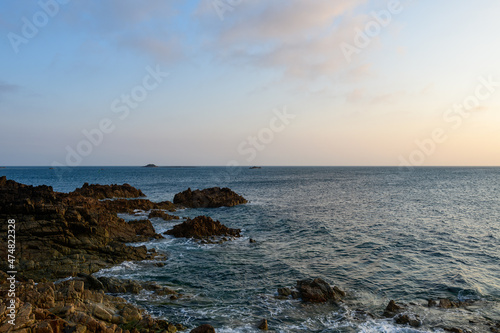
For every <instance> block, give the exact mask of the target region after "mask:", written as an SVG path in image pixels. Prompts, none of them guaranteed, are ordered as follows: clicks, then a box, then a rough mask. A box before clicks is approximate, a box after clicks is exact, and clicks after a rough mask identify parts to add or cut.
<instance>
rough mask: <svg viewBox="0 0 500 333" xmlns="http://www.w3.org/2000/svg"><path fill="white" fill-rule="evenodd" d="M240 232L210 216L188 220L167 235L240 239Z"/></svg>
mask: <svg viewBox="0 0 500 333" xmlns="http://www.w3.org/2000/svg"><path fill="white" fill-rule="evenodd" d="M240 231H241V230H240V229H231V228H228V227H226V226H225V225H223V224H221V223H220V222H219V221H214V220H212V219H211V218H210V217H208V216H198V217H195V218H194V219H192V220H191V219H188V220H187V221H186V222H183V223H181V224H177V225H176V226H174V228H173V229H171V230H168V231H167V232H165V234H167V235H172V236H174V237H185V238H195V239H207V238H210V237H216V236H229V237H240Z"/></svg>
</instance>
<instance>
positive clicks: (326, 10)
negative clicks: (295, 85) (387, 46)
mask: <svg viewBox="0 0 500 333" xmlns="http://www.w3.org/2000/svg"><path fill="white" fill-rule="evenodd" d="M366 2H367V1H366V0H352V1H340V0H337V1H335V0H315V1H307V2H306V1H302V0H280V1H246V2H243V3H242V4H241V5H239V6H238V7H236V8H234V10H233V11H231V12H226V13H225V17H224V21H220V20H219V19H218V17H217V15H216V14H215V10H213V11H212V13H210V11H209V10H208V8H207V7H206V4H202V5H200V8H199V9H198V11H197V13H198V17H199V18H200V22H201V25H202V26H203V27H204V29H203V30H204V31H205V33H208V34H211V36H210V38H208V40H210V42H209V43H208V44H207V48H208V49H209V51H210V52H213V53H214V54H215V55H216V59H217V60H218V61H224V62H229V63H235V64H240V65H241V64H244V65H250V66H255V67H259V68H269V69H275V70H279V71H281V72H282V73H283V75H284V77H286V78H298V79H306V80H315V79H318V78H320V77H324V76H335V75H338V74H339V73H341V72H343V71H345V70H346V69H349V68H350V67H351V66H350V65H349V64H348V63H347V61H346V59H345V58H344V54H343V53H342V51H341V49H340V45H341V44H342V43H343V42H352V39H353V36H354V34H355V29H356V28H357V27H362V26H363V24H364V23H365V21H366V19H367V17H366V15H363V14H357V13H356V10H357V9H359V7H360V6H363V5H365V4H366ZM357 65H359V63H356V64H354V66H357Z"/></svg>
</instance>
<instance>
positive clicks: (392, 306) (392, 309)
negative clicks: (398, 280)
mask: <svg viewBox="0 0 500 333" xmlns="http://www.w3.org/2000/svg"><path fill="white" fill-rule="evenodd" d="M404 309H405V307H404V306H403V305H400V304H397V303H396V302H395V301H394V300H391V301H390V302H389V304H387V307H386V308H385V310H384V314H383V316H384V317H386V318H391V317H394V316H395V315H397V314H398V313H400V312H402V311H403V310H404Z"/></svg>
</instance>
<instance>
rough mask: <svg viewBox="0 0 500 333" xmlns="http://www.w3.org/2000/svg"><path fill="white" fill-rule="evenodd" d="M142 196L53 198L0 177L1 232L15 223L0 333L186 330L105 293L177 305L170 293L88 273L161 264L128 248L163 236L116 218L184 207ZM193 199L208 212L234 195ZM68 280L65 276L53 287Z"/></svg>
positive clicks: (112, 193) (102, 190)
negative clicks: (154, 297) (11, 295)
mask: <svg viewBox="0 0 500 333" xmlns="http://www.w3.org/2000/svg"><path fill="white" fill-rule="evenodd" d="M221 193H222V195H221ZM144 196H145V195H144V194H143V193H142V191H140V190H138V189H136V188H134V187H132V186H130V185H128V184H124V185H89V184H87V183H85V184H84V185H83V186H82V187H81V188H78V189H76V190H75V191H73V192H70V193H60V192H55V191H54V190H53V189H52V187H50V186H44V185H42V186H28V185H24V184H20V183H17V182H15V181H12V180H7V179H6V177H0V202H1V203H2V204H1V206H0V232H1V233H2V235H6V234H7V226H8V223H7V221H8V220H10V219H14V220H16V229H17V233H16V247H17V248H16V253H17V258H18V262H17V263H16V268H17V270H18V274H17V276H16V280H17V282H16V283H15V286H16V287H15V289H16V291H17V294H16V295H17V298H16V307H15V310H14V313H12V312H11V311H10V309H8V306H9V304H8V303H7V299H8V298H7V292H8V290H9V286H10V282H9V281H8V280H7V278H8V276H7V275H6V274H5V273H4V272H6V271H8V263H7V260H6V258H7V247H2V248H1V249H0V256H1V260H0V268H1V270H2V273H1V274H2V276H1V285H0V298H1V299H0V323H1V324H0V332H23V333H29V332H177V331H178V330H183V329H185V328H184V327H183V326H182V325H180V324H173V323H169V322H167V321H165V320H160V319H154V318H152V317H151V316H149V315H147V314H146V313H145V312H144V310H142V309H140V308H138V307H136V306H134V305H132V304H129V303H127V302H126V301H125V300H124V299H122V298H120V297H116V296H111V295H107V294H106V293H138V292H139V291H140V290H143V289H144V290H148V291H152V292H154V293H156V294H159V295H170V298H171V299H177V298H178V297H180V296H181V295H179V294H177V293H176V292H175V291H173V290H171V289H169V288H165V287H162V286H160V285H158V284H156V283H154V282H151V283H142V284H141V283H139V282H137V281H131V280H126V281H124V280H119V279H112V278H94V277H93V276H92V275H91V274H92V273H95V272H97V271H99V270H101V269H103V268H108V267H112V266H115V265H117V264H120V263H122V262H124V261H144V260H148V261H149V262H150V264H151V265H163V263H162V261H164V260H165V259H166V255H165V254H163V253H157V252H156V251H155V250H154V249H147V248H146V247H145V246H138V247H134V246H130V245H127V244H128V243H136V242H144V241H148V240H150V239H161V238H164V237H163V236H162V235H161V234H158V233H156V232H155V230H154V228H153V225H152V224H151V221H149V220H147V219H146V220H134V221H130V222H126V221H125V220H123V219H121V218H119V217H118V216H117V213H134V212H135V211H136V210H141V211H150V213H149V217H150V218H152V217H160V218H162V219H165V220H170V219H178V217H177V216H174V215H170V214H168V213H166V211H168V212H173V211H175V210H177V209H178V208H183V207H184V206H183V205H181V204H173V203H172V202H170V201H164V202H158V203H157V202H152V201H150V200H148V199H144V198H143V197H144ZM235 198H236V199H235ZM197 199H199V200H202V201H206V202H212V203H213V204H212V205H215V206H217V205H218V206H221V205H227V206H232V205H234V204H235V202H236V201H235V200H240V201H241V197H240V196H239V195H237V194H236V193H234V192H232V191H230V190H229V191H228V189H222V190H221V189H219V188H214V189H209V191H208V192H207V193H202V194H201V195H199V194H198V195H197ZM224 200H226V202H225V201H224ZM245 202H246V201H245ZM219 224H220V223H219ZM219 228H220V230H223V231H224V232H226V231H227V230H226V229H224V228H226V227H225V226H222V225H219ZM184 230H185V231H186V230H187V229H185V228H184ZM228 230H233V229H228ZM203 231H204V230H201V233H200V230H194V234H196V235H197V238H198V239H202V238H204V237H205V236H206V237H209V236H214V234H213V233H211V234H210V235H205V236H204V235H203ZM205 231H206V230H205ZM186 236H187V237H190V236H189V235H187V234H186ZM67 277H72V278H71V279H70V280H66V281H63V282H59V283H57V280H59V279H62V278H67ZM11 314H13V315H15V318H16V321H15V322H16V324H15V325H11V324H9V323H8V322H7V319H8V318H9V315H11ZM201 329H203V328H201Z"/></svg>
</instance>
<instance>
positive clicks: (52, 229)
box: [0, 177, 500, 333]
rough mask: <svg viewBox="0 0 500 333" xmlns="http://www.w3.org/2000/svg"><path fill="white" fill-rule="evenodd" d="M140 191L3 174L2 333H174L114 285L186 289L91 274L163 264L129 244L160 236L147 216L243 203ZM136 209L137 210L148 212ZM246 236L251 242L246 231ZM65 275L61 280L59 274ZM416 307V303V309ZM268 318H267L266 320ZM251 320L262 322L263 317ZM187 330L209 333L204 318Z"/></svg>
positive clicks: (224, 195)
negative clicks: (10, 255) (64, 188)
mask: <svg viewBox="0 0 500 333" xmlns="http://www.w3.org/2000/svg"><path fill="white" fill-rule="evenodd" d="M144 197H145V195H144V193H142V191H141V190H139V189H136V188H134V187H132V186H130V185H128V184H123V185H89V184H87V183H85V184H84V185H83V186H82V187H81V188H78V189H76V190H74V191H73V192H70V193H60V192H55V191H53V189H52V187H50V186H43V185H42V186H28V185H23V184H20V183H17V182H15V181H12V180H7V179H6V177H0V202H1V206H0V232H2V234H3V235H6V234H7V220H9V219H15V220H16V228H17V233H16V244H17V249H16V253H17V258H18V262H17V263H16V266H17V269H18V271H19V273H18V275H17V276H16V278H17V282H16V290H17V298H16V307H15V310H14V314H15V317H16V324H15V326H13V325H11V324H9V323H8V322H7V320H8V319H9V315H10V314H11V310H10V309H9V304H8V302H7V297H6V296H7V292H8V289H9V285H10V282H8V281H7V278H8V276H7V275H6V274H5V273H3V272H5V271H7V270H8V269H7V268H8V266H7V261H6V258H7V252H6V251H7V248H6V247H2V248H1V249H0V256H1V258H0V268H1V271H2V272H0V275H1V276H0V278H1V284H0V333H1V332H23V333H35V332H49V333H50V332H124V333H127V332H128V333H132V332H133V333H136V332H170V333H172V332H177V331H181V330H186V328H185V327H184V326H183V325H181V324H176V323H171V322H169V321H167V320H162V319H157V318H152V317H151V316H150V315H148V314H147V313H146V312H145V311H144V310H143V309H141V308H139V307H137V306H135V305H133V304H131V303H128V302H127V301H125V299H123V298H121V297H117V296H115V295H114V294H138V293H141V292H143V291H146V292H150V293H153V294H156V295H160V296H164V297H168V298H170V299H171V300H174V301H175V300H177V299H180V300H182V297H183V295H181V294H179V293H178V292H176V291H174V290H172V289H170V288H167V287H165V286H161V285H159V284H157V283H155V282H138V281H134V280H122V279H117V278H110V277H98V278H96V277H94V276H93V275H92V274H93V273H95V272H98V271H100V270H101V269H104V268H109V267H112V266H116V265H118V264H120V263H122V262H124V261H143V262H144V261H146V262H144V264H146V265H157V266H162V265H165V264H164V261H165V259H166V254H165V253H158V252H157V251H155V250H154V249H147V248H146V247H145V246H130V245H128V244H130V243H137V242H145V241H149V240H152V239H161V238H164V236H163V235H162V234H159V233H156V231H155V229H154V227H153V225H152V223H151V221H150V220H149V218H161V219H163V220H166V221H171V220H178V219H179V217H178V216H176V215H173V214H169V213H171V212H175V211H176V210H178V209H180V208H185V207H196V208H200V207H202V208H215V207H222V206H228V207H230V206H235V205H239V204H244V203H246V202H247V200H246V199H245V198H243V197H242V196H240V195H238V194H236V193H234V192H233V191H231V190H230V189H227V188H222V189H221V188H217V187H216V188H211V189H205V190H195V191H192V190H191V189H188V190H186V191H184V192H181V193H178V194H177V195H176V196H175V197H174V202H170V201H163V202H152V201H150V200H148V199H146V198H144ZM137 211H141V212H142V213H144V214H145V216H147V217H148V219H140V220H131V221H129V222H127V221H125V220H124V219H122V218H120V217H118V215H117V214H118V213H126V214H134V213H135V212H137ZM144 214H142V216H144ZM164 234H167V235H171V236H174V237H186V238H191V239H193V240H195V241H199V242H202V243H221V242H224V241H229V240H231V239H234V238H237V237H240V236H241V230H239V229H231V228H228V227H226V226H224V225H223V224H222V223H220V221H216V220H212V219H211V218H210V217H207V216H198V217H196V218H193V219H185V220H184V221H182V223H179V224H177V225H175V226H174V227H173V228H172V229H171V230H168V231H167V232H165V233H164ZM250 242H254V241H253V240H252V239H250ZM61 279H64V280H62V281H61ZM274 297H275V298H277V299H279V300H287V299H296V300H301V301H302V302H304V303H312V304H318V303H330V304H333V305H335V306H339V307H340V306H341V305H342V304H344V303H345V302H350V301H352V300H350V298H351V297H352V295H349V293H348V292H346V291H344V290H342V289H340V288H339V287H338V286H330V284H329V283H327V282H326V281H324V280H322V279H319V278H316V279H306V280H299V281H297V284H296V286H295V287H293V288H288V287H282V288H279V289H278V290H277V293H276V295H275V296H274ZM470 305H472V302H459V301H454V300H448V299H441V300H429V302H428V304H427V305H426V307H427V308H428V309H436V310H441V309H443V310H444V309H466V308H467V307H468V306H470ZM414 308H415V307H414V306H410V305H408V304H404V303H399V302H396V301H393V300H391V301H390V302H389V304H388V305H387V307H386V308H385V310H384V312H383V313H380V314H372V313H370V312H368V311H366V310H363V309H361V308H360V309H356V310H355V311H354V312H353V316H354V318H361V319H363V320H372V319H383V318H389V319H390V320H392V321H393V322H394V323H395V324H397V325H401V326H406V327H414V328H418V327H421V326H422V324H423V318H421V317H420V316H419V315H418V314H417V313H416V312H415V311H414V310H413V309H414ZM419 313H420V312H419ZM481 325H482V327H484V328H485V329H487V330H488V331H490V332H500V324H499V323H496V322H493V321H484V322H482V323H481ZM271 326H272V322H271ZM255 327H256V328H258V329H260V330H268V329H269V325H268V320H267V319H262V320H261V321H260V322H259V323H256V324H255ZM435 328H436V329H441V330H443V331H446V332H458V333H460V332H468V331H467V330H465V329H461V328H458V327H435ZM191 332H194V333H200V332H201V333H204V332H215V329H214V328H213V327H212V326H210V325H209V324H205V325H202V326H200V327H197V328H195V329H193V330H191Z"/></svg>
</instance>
